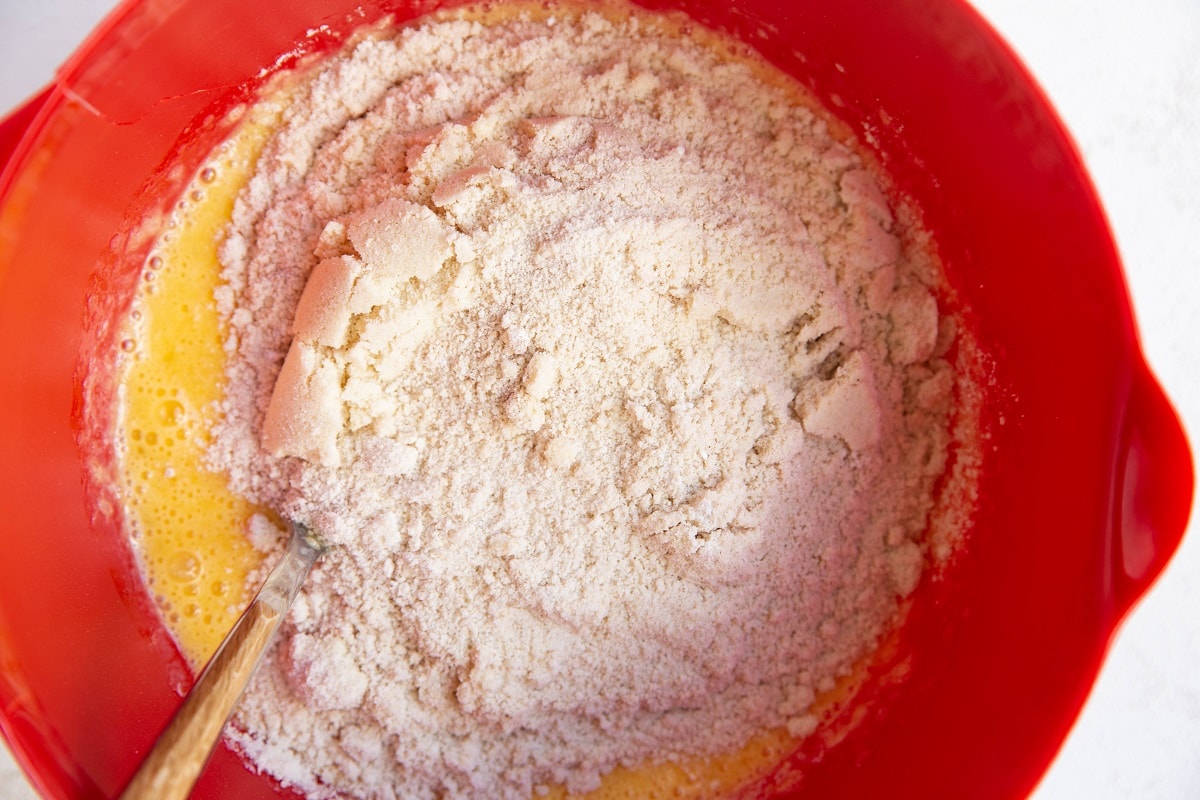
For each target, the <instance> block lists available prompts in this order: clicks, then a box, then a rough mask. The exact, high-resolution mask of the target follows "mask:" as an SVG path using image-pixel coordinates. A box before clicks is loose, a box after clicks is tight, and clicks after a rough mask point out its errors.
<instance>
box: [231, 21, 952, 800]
mask: <svg viewBox="0 0 1200 800" xmlns="http://www.w3.org/2000/svg"><path fill="white" fill-rule="evenodd" d="M389 35H390V36H391V37H392V38H378V37H377V38H368V39H365V40H363V41H361V42H360V43H359V44H357V45H356V46H355V47H354V48H353V50H352V51H350V52H348V53H347V54H344V55H341V56H338V57H335V58H332V59H330V60H328V61H326V62H325V63H324V64H323V65H322V66H321V67H320V68H319V69H318V70H317V72H316V73H315V74H314V76H313V77H312V78H311V80H309V81H308V82H306V83H305V84H304V85H303V86H302V87H301V88H300V89H299V90H297V92H296V93H295V94H294V95H293V96H292V98H291V99H290V100H289V104H288V106H287V108H286V110H285V112H284V115H283V118H282V120H281V122H280V124H279V128H278V130H277V132H276V134H275V135H274V138H273V139H272V140H271V141H270V143H269V144H268V145H267V147H266V150H265V151H264V153H263V155H262V157H261V158H260V160H259V163H258V167H257V172H256V174H255V175H254V176H253V178H252V180H251V181H250V183H249V184H248V185H247V187H246V188H245V189H244V191H243V192H242V194H241V195H240V197H239V200H238V202H237V206H236V209H235V213H234V219H233V222H232V225H231V227H230V230H229V234H228V236H227V239H226V241H225V242H224V244H223V248H222V253H221V260H222V265H223V280H224V282H225V283H224V285H223V286H222V288H221V289H220V290H219V292H218V297H217V301H218V308H219V312H220V314H221V317H222V321H223V323H224V324H225V326H226V330H227V332H228V339H227V343H226V349H227V354H228V357H229V366H228V371H227V378H228V387H227V396H226V399H225V401H224V404H223V406H222V409H221V413H222V416H223V421H222V422H221V423H220V424H219V426H218V428H217V429H216V431H215V432H214V441H213V444H212V447H211V450H210V453H209V457H210V461H211V464H212V465H213V466H215V467H217V468H219V469H221V470H223V471H224V472H226V473H227V474H228V475H229V477H230V482H231V484H232V487H233V488H234V490H235V491H237V492H239V493H241V494H243V495H245V496H246V497H248V498H250V499H252V500H253V501H255V502H258V503H261V504H263V505H265V506H268V507H272V508H275V509H277V510H278V511H280V512H281V513H282V514H283V515H284V516H288V517H292V518H295V519H297V520H300V521H303V522H306V523H308V524H309V525H311V526H312V527H313V528H315V529H316V530H318V531H320V532H321V533H322V534H323V535H324V536H325V537H326V538H327V539H329V540H330V541H331V542H333V543H334V544H335V545H336V547H334V549H333V550H331V552H330V553H329V554H328V556H327V557H326V559H325V560H324V561H323V563H322V564H321V565H320V566H319V567H318V569H317V570H316V572H315V573H314V574H313V576H312V578H311V579H310V583H309V585H308V587H307V588H306V590H305V592H304V593H303V594H302V596H301V597H300V599H299V600H298V602H297V604H296V607H295V610H294V613H293V614H292V616H291V617H290V618H289V622H288V624H287V626H286V628H285V638H284V641H283V642H282V643H281V645H280V646H279V647H277V648H276V649H275V650H274V651H273V652H272V654H271V655H270V656H269V657H268V660H267V661H266V662H265V664H264V668H263V669H262V671H261V672H260V674H259V676H258V678H257V679H256V682H255V685H254V686H253V687H252V689H251V691H250V693H249V694H248V696H247V697H246V698H245V700H244V702H243V704H242V706H241V709H240V713H239V716H238V720H237V726H236V727H237V730H236V732H235V733H234V736H235V740H236V743H237V745H238V746H239V747H240V748H241V749H242V750H243V751H244V752H245V753H246V754H247V756H248V757H249V758H250V759H251V760H252V761H253V762H254V763H256V764H257V765H258V766H259V767H260V768H262V769H264V770H265V771H267V772H269V773H270V774H272V775H274V776H276V777H278V778H280V779H282V780H283V781H284V782H285V783H287V784H290V785H295V786H297V787H299V788H300V789H301V790H303V791H304V792H306V793H307V794H309V795H310V796H312V797H334V796H339V797H340V796H355V797H405V798H433V797H447V798H467V797H474V798H528V797H531V796H533V795H535V794H537V793H538V792H543V791H546V787H548V786H550V785H565V786H566V787H568V788H569V789H571V790H573V791H580V790H585V789H588V788H591V787H594V786H595V785H596V784H597V782H598V780H599V778H600V776H601V775H603V774H604V773H605V772H607V771H609V770H610V769H612V768H613V767H614V766H615V765H618V764H629V765H635V764H639V763H643V762H645V761H647V760H660V759H675V758H687V757H691V756H697V755H705V754H713V753H720V752H726V751H730V750H734V749H736V748H738V747H739V746H741V745H743V744H744V743H745V742H746V741H747V739H748V738H749V737H750V736H751V735H753V734H755V733H757V732H760V731H764V730H767V729H769V728H773V727H779V726H786V727H787V728H788V729H789V730H790V731H791V733H792V734H793V735H796V736H804V735H806V734H808V733H810V732H811V731H812V730H813V729H814V728H815V727H816V725H817V723H818V720H817V717H816V716H814V714H813V712H812V703H813V701H814V698H815V697H816V696H817V695H818V694H819V693H820V692H822V691H824V690H828V689H829V688H830V687H832V686H833V684H834V681H835V680H836V679H837V678H838V677H839V676H845V675H847V674H849V673H850V672H851V670H852V668H853V667H854V665H855V664H856V662H859V661H861V660H862V659H863V658H864V657H866V656H868V655H869V653H870V652H871V650H872V647H873V646H874V645H875V644H876V643H877V642H878V640H879V638H880V637H881V636H882V635H883V634H884V633H886V632H887V630H888V629H889V627H890V625H891V624H892V623H893V622H894V621H895V618H896V616H897V614H898V609H899V604H900V600H901V599H902V598H903V597H905V596H907V595H908V594H909V593H911V592H912V590H913V589H914V587H915V585H916V584H917V583H918V581H919V579H920V576H921V574H922V570H923V565H924V563H925V562H926V561H927V560H928V559H929V554H928V553H927V552H926V550H927V549H928V548H927V545H926V544H923V536H924V532H925V531H926V529H927V527H928V525H929V521H930V520H929V518H930V514H931V511H932V510H933V508H934V485H935V482H936V480H937V479H938V477H939V476H940V475H941V474H942V472H943V471H944V469H945V465H946V459H947V451H948V448H949V446H950V443H951V439H950V434H949V433H948V429H949V424H950V420H951V416H952V404H953V398H954V387H955V383H956V380H957V378H956V375H955V373H954V371H953V370H952V369H951V367H950V365H949V364H948V363H947V361H946V360H945V359H944V358H943V355H944V354H945V352H946V351H947V349H948V348H949V347H950V345H951V342H952V340H953V338H954V334H953V330H954V326H953V324H952V321H951V320H950V318H949V317H946V316H944V315H943V314H941V313H940V312H939V306H938V302H937V300H935V293H936V288H937V286H938V282H939V281H940V275H939V273H938V272H937V270H936V269H935V267H934V266H933V265H932V263H931V261H930V259H929V256H928V255H927V254H926V248H925V247H924V246H923V244H922V242H921V237H920V236H919V235H918V234H917V232H915V231H909V232H907V233H906V232H905V231H906V230H907V229H906V228H905V227H904V226H902V225H901V223H900V222H898V221H897V219H896V217H895V216H894V215H893V212H892V211H891V210H890V209H889V205H888V202H887V201H886V200H885V198H884V194H883V193H882V192H881V190H880V188H879V182H878V181H877V179H876V178H875V177H874V176H873V174H872V173H871V172H870V171H869V170H868V169H867V168H866V166H865V165H864V163H863V161H862V159H861V158H860V157H859V156H858V155H856V152H855V150H854V149H853V147H852V146H851V145H849V144H846V143H843V142H839V141H838V140H837V138H836V137H835V136H834V135H833V134H832V133H831V131H830V129H829V128H828V126H827V124H826V123H825V122H824V121H823V117H822V115H821V114H820V113H817V112H814V111H813V110H811V109H810V108H809V107H808V106H807V105H806V104H805V103H803V102H799V101H798V94H797V93H798V91H799V90H798V89H796V88H795V87H788V86H784V85H782V84H778V85H775V84H772V82H770V81H764V80H763V72H762V70H763V69H765V68H761V67H755V66H753V65H751V64H749V63H747V62H746V61H745V60H741V59H736V58H732V57H730V56H729V55H728V54H725V53H722V52H720V51H719V49H718V48H715V47H711V46H708V45H706V44H703V43H699V42H697V41H695V40H693V39H689V38H687V37H684V36H682V35H679V34H678V33H675V32H670V31H666V30H665V29H664V30H658V29H656V28H655V26H653V25H649V24H647V23H646V21H645V19H639V18H637V17H633V18H626V19H624V20H622V21H611V20H609V19H607V18H605V17H604V16H601V15H599V14H596V13H582V14H576V15H564V16H560V17H558V18H557V19H548V20H531V19H525V18H520V17H516V18H511V19H508V20H507V21H501V22H496V23H494V24H482V23H479V22H473V21H466V20H463V19H443V20H440V21H437V20H435V21H426V22H425V23H423V24H421V25H420V26H418V27H412V28H407V29H403V30H401V31H399V32H394V33H393V34H389ZM931 289H933V290H934V291H931ZM252 528H253V531H252V534H253V535H256V536H258V537H259V538H260V539H265V538H267V537H269V536H270V535H271V534H272V533H273V530H272V529H270V527H269V523H267V522H266V521H265V519H263V518H259V519H257V520H256V521H255V524H254V525H253V526H252Z"/></svg>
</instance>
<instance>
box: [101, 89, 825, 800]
mask: <svg viewBox="0 0 1200 800" xmlns="http://www.w3.org/2000/svg"><path fill="white" fill-rule="evenodd" d="M277 115H278V109H277V107H274V106H271V105H270V104H263V105H261V106H259V107H258V108H256V109H255V110H254V111H252V112H251V114H250V116H249V119H247V120H246V121H245V122H244V123H243V124H242V126H241V127H240V129H239V131H238V132H237V133H236V134H235V135H234V136H233V137H231V138H230V139H229V140H228V141H227V142H226V143H225V144H224V145H222V147H221V148H220V150H219V151H218V152H217V153H216V154H215V155H214V157H213V159H211V161H210V163H209V165H208V167H207V168H206V169H205V170H203V171H202V172H201V175H200V176H197V178H196V180H195V181H193V184H192V186H190V187H189V189H188V191H187V192H186V193H185V201H184V202H183V203H182V204H181V206H180V208H179V209H177V211H176V212H175V213H174V214H173V217H172V223H171V227H170V229H169V231H168V233H167V234H166V235H164V237H163V238H162V240H161V241H160V244H159V247H158V248H157V250H156V254H157V256H158V258H159V259H161V262H154V265H155V266H156V268H154V269H151V270H150V271H151V272H152V274H153V278H152V279H151V280H149V281H147V282H146V283H145V284H144V286H143V289H142V290H141V291H140V293H139V296H138V298H137V299H136V301H135V305H134V308H135V310H136V312H137V317H138V319H137V321H136V323H135V326H134V327H135V328H136V331H135V343H134V344H135V352H134V356H133V357H132V358H130V359H129V362H128V367H127V369H126V371H125V372H124V375H123V379H122V380H123V383H122V394H121V399H120V403H121V408H120V414H119V418H120V419H121V420H122V426H121V433H120V435H121V436H122V437H123V444H124V449H125V452H124V456H123V460H122V462H123V463H122V474H123V484H124V485H123V489H124V495H125V497H126V506H127V510H128V514H129V517H130V521H131V524H132V528H133V531H134V536H135V541H136V544H137V547H138V549H139V551H140V555H141V558H142V567H143V570H144V572H145V579H146V581H147V583H148V585H149V586H150V589H151V591H152V593H153V594H154V595H155V597H156V600H157V602H158V604H159V609H160V612H161V613H162V616H163V618H164V619H165V620H166V622H167V625H168V627H169V628H170V629H171V632H172V633H173V634H174V636H175V639H176V641H177V643H178V644H179V647H180V649H181V650H182V651H183V653H184V654H185V656H186V657H187V658H188V659H189V661H190V662H191V663H192V665H193V667H195V668H199V667H200V666H201V665H203V664H204V662H205V661H207V659H208V658H209V657H210V656H211V654H212V653H213V652H214V651H215V650H216V648H217V646H218V645H219V644H220V642H221V639H222V638H223V637H224V636H225V634H226V633H227V632H228V630H229V629H230V628H231V627H232V626H233V624H234V622H235V621H236V620H237V617H238V615H239V614H240V613H241V610H242V609H243V608H244V607H245V605H246V604H247V603H248V601H249V598H250V594H251V593H252V591H253V588H254V587H249V586H247V578H248V576H249V575H250V574H252V573H253V572H254V571H255V570H257V569H258V568H259V567H260V566H261V561H262V557H261V556H260V554H259V553H258V552H257V551H256V550H254V549H253V548H252V547H251V546H250V545H249V543H248V541H247V539H246V537H245V531H246V525H247V520H248V519H249V517H250V516H251V515H253V514H255V513H268V512H266V511H265V510H264V509H260V508H256V507H254V506H253V505H251V504H250V503H248V502H247V501H245V500H244V499H242V498H241V497H239V496H237V495H235V494H234V493H233V492H232V491H230V489H229V487H228V485H227V483H226V480H225V478H224V476H222V475H220V474H217V473H213V472H211V471H209V470H208V469H206V468H205V466H204V451H205V448H206V446H207V444H208V442H209V431H210V430H211V426H212V424H213V422H214V418H213V413H214V411H213V404H214V403H216V402H217V401H219V400H220V399H221V396H222V393H223V391H224V378H223V375H224V367H225V354H224V351H223V349H222V344H221V343H222V331H221V326H220V322H219V319H218V317H217V312H216V308H215V305H214V302H213V290H214V289H215V288H216V287H217V286H218V285H219V284H220V275H219V273H220V264H219V262H218V260H217V247H218V245H219V242H220V240H221V237H222V231H223V229H224V227H225V225H226V224H227V223H228V222H229V219H230V216H231V214H232V209H233V204H234V200H235V199H236V196H237V193H238V191H239V189H240V188H241V187H242V186H243V185H244V184H245V183H246V181H247V180H248V179H249V176H250V174H251V173H252V171H253V168H254V162H255V160H256V159H257V156H258V154H259V152H260V151H261V149H262V147H263V145H264V144H265V142H266V140H267V138H268V137H269V136H270V133H271V130H272V126H273V124H274V122H275V120H276V118H277ZM848 690H849V687H848V686H842V687H839V689H838V690H835V691H834V692H832V693H830V695H832V696H839V695H840V696H845V694H846V693H847V691H848ZM833 704H834V701H833V699H832V697H830V696H826V697H824V698H822V700H821V702H819V704H818V706H819V707H829V706H830V705H833ZM814 710H817V709H814ZM795 744H796V742H795V741H794V740H793V739H792V738H791V737H789V736H788V734H787V733H786V732H785V731H782V730H773V731H767V732H764V733H762V734H760V735H758V736H756V737H754V738H753V739H752V740H751V741H750V742H749V743H747V744H746V746H745V747H743V748H741V749H740V750H738V751H736V752H733V753H728V754H724V755H721V756H716V757H711V758H703V759H699V758H698V759H694V760H691V761H687V762H685V763H682V764H657V765H648V766H644V767H641V768H638V769H625V768H618V769H616V770H614V771H613V772H612V773H610V774H609V775H608V776H606V777H605V779H604V780H603V782H602V784H601V786H600V787H599V788H598V789H596V790H595V791H592V792H589V793H587V794H586V795H583V796H574V797H583V798H587V800H633V799H634V798H640V799H644V800H659V799H661V800H667V798H674V799H675V800H688V799H689V798H695V799H698V798H714V797H722V796H732V795H734V794H736V793H737V792H738V791H739V790H740V789H742V788H744V787H746V786H747V785H748V784H750V783H753V782H754V781H757V780H759V779H760V778H762V777H764V776H765V775H767V774H769V773H770V772H772V771H773V770H774V769H775V768H776V767H777V766H778V765H779V764H780V763H781V762H782V761H783V760H784V759H785V758H786V757H787V755H788V754H789V753H790V752H791V751H792V749H793V748H794V747H795ZM548 797H550V798H552V799H553V800H563V798H567V797H572V796H571V795H568V794H567V793H566V792H565V791H563V790H561V789H555V790H552V791H551V793H550V794H549V795H548Z"/></svg>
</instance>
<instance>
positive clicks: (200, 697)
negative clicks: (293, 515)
mask: <svg viewBox="0 0 1200 800" xmlns="http://www.w3.org/2000/svg"><path fill="white" fill-rule="evenodd" d="M319 555H320V551H319V550H317V549H314V548H313V547H311V546H309V545H308V544H307V543H306V542H305V541H304V540H303V539H302V538H301V537H299V536H295V535H294V536H292V538H291V541H290V542H289V544H288V549H287V552H285V553H284V556H283V558H282V559H281V560H280V561H279V563H278V564H276V565H275V568H274V569H273V570H271V574H270V575H269V576H268V577H267V580H266V583H264V584H263V586H262V588H261V589H259V591H258V594H257V595H255V597H254V600H253V601H252V602H251V603H250V605H249V606H248V607H247V608H246V610H245V611H244V612H242V616H241V617H239V618H238V621H237V624H236V625H234V626H233V630H231V631H230V632H229V635H228V636H226V637H225V640H224V641H223V642H221V646H220V647H219V648H217V652H216V654H215V655H214V656H213V657H212V658H211V659H210V660H209V662H208V664H207V665H206V666H205V667H204V671H203V672H201V673H200V677H199V678H197V679H196V683H195V684H194V685H193V686H192V690H191V691H190V692H189V693H188V696H187V698H186V699H185V700H184V701H183V705H181V706H180V707H179V709H178V710H177V711H176V712H175V716H174V717H172V718H171V721H170V722H169V723H167V727H166V728H165V729H164V730H163V732H162V733H161V734H159V737H158V740H157V741H156V742H155V744H154V747H153V749H151V751H150V754H149V755H148V756H147V757H146V760H145V761H143V762H142V765H141V767H139V768H138V771H137V772H136V773H135V774H134V776H133V779H132V780H131V781H130V782H129V785H128V786H127V787H126V788H125V791H124V792H123V793H122V794H121V800H183V799H184V798H186V797H187V796H188V795H189V794H191V791H192V788H193V787H194V786H195V785H196V781H197V780H198V779H199V777H200V773H201V772H202V771H203V769H204V765H205V764H206V763H208V759H209V757H210V756H211V755H212V752H213V750H214V749H215V748H216V744H217V741H218V740H219V739H220V736H221V731H222V730H223V729H224V727H225V723H226V721H227V720H228V719H229V716H230V714H231V713H232V712H233V707H234V705H235V704H236V703H237V701H238V698H239V697H241V695H242V692H243V691H244V690H245V688H246V685H247V684H248V683H249V682H250V678H251V676H253V675H254V670H255V669H256V668H257V667H258V663H259V661H261V660H262V656H263V653H265V652H266V649H267V646H268V645H269V644H270V643H271V640H272V638H273V637H274V636H275V631H277V630H278V629H279V624H280V623H281V622H282V621H283V618H284V616H285V615H286V614H287V612H288V609H289V608H291V605H292V602H293V601H294V600H295V599H296V594H297V593H298V592H299V591H300V586H301V585H302V584H303V583H304V579H305V577H306V576H307V575H308V572H309V570H310V569H311V568H312V565H313V562H314V561H316V559H317V557H318V556H319Z"/></svg>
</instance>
